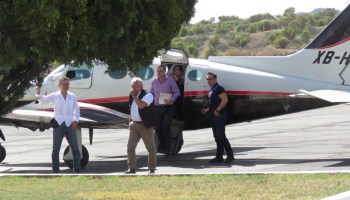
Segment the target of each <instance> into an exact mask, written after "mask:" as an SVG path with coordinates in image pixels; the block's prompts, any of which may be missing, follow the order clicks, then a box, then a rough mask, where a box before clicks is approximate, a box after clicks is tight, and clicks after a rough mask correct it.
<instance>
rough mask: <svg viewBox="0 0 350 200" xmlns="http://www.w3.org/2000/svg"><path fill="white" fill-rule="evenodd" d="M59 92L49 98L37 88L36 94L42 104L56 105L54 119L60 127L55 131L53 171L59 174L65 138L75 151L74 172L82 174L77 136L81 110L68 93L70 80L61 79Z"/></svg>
mask: <svg viewBox="0 0 350 200" xmlns="http://www.w3.org/2000/svg"><path fill="white" fill-rule="evenodd" d="M58 87H59V88H60V90H59V91H57V92H54V93H51V94H49V95H47V96H42V95H41V94H40V88H39V87H37V90H36V93H37V95H38V96H39V101H40V102H41V103H49V102H50V103H53V104H54V119H55V120H56V122H57V124H58V126H57V127H54V129H53V148H52V171H53V172H54V173H59V172H60V168H59V153H60V149H61V144H62V140H63V137H64V136H66V139H67V141H68V143H69V146H70V147H71V149H72V151H73V159H74V163H73V170H74V172H75V173H79V172H80V159H81V157H80V151H79V147H78V140H77V135H76V128H77V126H78V122H79V118H80V109H79V106H78V103H77V99H76V97H75V95H74V94H73V93H71V92H68V89H69V78H67V77H61V78H60V79H59V84H58Z"/></svg>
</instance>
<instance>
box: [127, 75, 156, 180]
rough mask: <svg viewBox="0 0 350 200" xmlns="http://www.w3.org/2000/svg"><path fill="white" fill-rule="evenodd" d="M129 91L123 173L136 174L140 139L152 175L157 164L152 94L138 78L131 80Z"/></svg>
mask: <svg viewBox="0 0 350 200" xmlns="http://www.w3.org/2000/svg"><path fill="white" fill-rule="evenodd" d="M131 88H132V89H131V91H130V95H129V108H130V117H129V121H130V127H129V130H130V133H129V140H128V145H127V152H128V165H129V170H127V171H126V172H125V173H127V174H135V173H136V153H135V149H136V146H137V143H138V142H139V141H140V139H141V138H142V140H143V143H144V144H145V147H146V149H147V151H148V169H149V174H154V172H155V169H156V162H157V152H156V145H155V142H154V126H155V120H154V119H155V113H154V105H153V95H152V93H147V92H146V91H145V90H144V89H143V82H142V80H141V79H140V78H133V79H132V80H131Z"/></svg>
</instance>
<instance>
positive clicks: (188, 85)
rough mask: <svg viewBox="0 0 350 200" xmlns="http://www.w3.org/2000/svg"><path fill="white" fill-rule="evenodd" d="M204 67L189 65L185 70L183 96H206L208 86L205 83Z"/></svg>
mask: <svg viewBox="0 0 350 200" xmlns="http://www.w3.org/2000/svg"><path fill="white" fill-rule="evenodd" d="M205 68H207V67H205V66H200V65H194V64H190V65H188V66H187V69H186V76H185V94H188V95H190V96H196V95H203V94H207V93H208V90H209V86H208V84H207V82H206V76H207V74H206V70H205Z"/></svg>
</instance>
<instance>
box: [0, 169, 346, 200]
mask: <svg viewBox="0 0 350 200" xmlns="http://www.w3.org/2000/svg"><path fill="white" fill-rule="evenodd" d="M347 190H350V174H341V173H339V174H287V175H281V174H269V175H189V176H53V177H20V176H7V177H0V199H16V200H17V199H210V200H211V199H320V198H324V197H327V196H330V195H334V194H337V193H340V192H344V191H347Z"/></svg>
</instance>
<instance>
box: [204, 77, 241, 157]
mask: <svg viewBox="0 0 350 200" xmlns="http://www.w3.org/2000/svg"><path fill="white" fill-rule="evenodd" d="M207 81H208V85H209V86H210V87H211V89H210V91H209V94H208V97H209V108H205V109H202V114H205V113H206V112H209V114H210V117H211V123H212V129H213V134H214V138H215V142H216V156H215V158H213V159H211V160H209V163H221V162H225V163H231V162H232V161H233V160H234V159H235V157H234V155H233V150H232V148H231V144H230V142H229V141H228V139H227V138H226V134H225V124H226V120H227V111H226V104H227V102H228V98H227V95H226V93H225V89H224V88H223V87H222V86H221V85H219V83H218V82H217V75H216V74H215V73H213V72H208V73H207ZM224 150H225V151H226V155H227V158H226V159H225V160H224V159H223V154H224Z"/></svg>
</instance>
